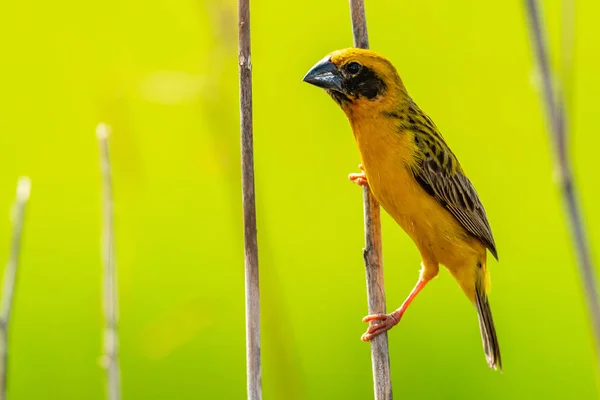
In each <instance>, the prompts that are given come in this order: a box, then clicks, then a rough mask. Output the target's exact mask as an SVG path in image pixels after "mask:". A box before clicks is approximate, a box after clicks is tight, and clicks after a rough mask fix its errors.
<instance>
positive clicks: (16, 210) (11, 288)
mask: <svg viewBox="0 0 600 400" xmlns="http://www.w3.org/2000/svg"><path fill="white" fill-rule="evenodd" d="M30 191H31V181H30V180H29V178H27V177H22V178H20V179H19V182H18V184H17V196H16V198H15V203H14V205H13V210H12V223H13V229H12V241H11V246H10V254H9V256H8V263H7V264H6V269H5V270H4V281H3V284H2V310H1V314H0V400H6V384H7V378H8V329H9V324H10V316H11V314H12V308H13V297H14V293H15V286H16V283H17V270H18V267H19V255H20V254H21V237H22V236H23V223H24V221H25V207H26V205H27V201H28V200H29V193H30Z"/></svg>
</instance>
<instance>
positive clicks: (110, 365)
mask: <svg viewBox="0 0 600 400" xmlns="http://www.w3.org/2000/svg"><path fill="white" fill-rule="evenodd" d="M109 133H110V128H109V126H108V125H106V124H99V125H98V127H97V128H96V135H97V136H98V142H99V145H100V170H101V172H102V261H103V265H104V274H103V275H104V277H103V279H104V288H103V296H102V297H103V303H104V304H103V305H104V354H103V356H102V359H101V364H102V366H103V367H104V368H105V369H106V391H107V392H106V394H107V398H108V399H109V400H119V399H120V398H121V372H120V366H119V336H118V309H119V306H118V304H119V303H118V286H117V267H116V265H115V228H114V208H113V185H112V173H111V166H110V157H109V150H108V135H109Z"/></svg>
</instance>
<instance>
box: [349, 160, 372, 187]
mask: <svg viewBox="0 0 600 400" xmlns="http://www.w3.org/2000/svg"><path fill="white" fill-rule="evenodd" d="M358 168H360V170H361V171H362V172H361V173H359V174H350V175H348V179H350V181H352V182H354V183H356V184H357V185H359V186H367V185H368V183H367V175H365V168H364V167H363V165H362V164H359V165H358Z"/></svg>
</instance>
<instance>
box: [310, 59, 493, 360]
mask: <svg viewBox="0 0 600 400" xmlns="http://www.w3.org/2000/svg"><path fill="white" fill-rule="evenodd" d="M304 81H305V82H308V83H310V84H313V85H315V86H318V87H320V88H324V89H325V90H326V91H327V93H329V95H331V97H332V98H333V99H334V100H335V101H336V103H338V104H339V105H340V106H341V108H342V109H343V110H344V112H345V113H346V116H347V117H348V120H349V121H350V125H351V126H352V131H353V133H354V138H355V140H356V143H357V145H358V149H359V151H360V156H361V161H362V164H361V165H359V167H360V168H361V169H362V171H363V172H362V173H360V174H350V176H349V178H350V180H351V181H353V182H355V183H357V184H359V185H367V184H368V186H369V188H370V190H371V192H372V193H373V195H374V196H375V198H376V199H377V201H378V202H379V203H380V204H381V205H382V206H383V208H384V209H385V210H386V211H387V213H389V214H390V215H391V216H392V218H394V220H395V221H396V222H397V223H398V224H399V225H400V226H401V227H402V229H404V230H405V231H406V233H407V234H408V235H409V236H410V237H411V238H412V240H413V241H414V242H415V244H416V245H417V248H418V249H419V252H420V253H421V260H422V262H421V272H420V276H419V280H418V282H417V284H416V286H415V287H414V289H413V290H412V291H411V293H410V294H409V295H408V297H407V299H406V300H405V301H404V303H403V304H402V306H401V307H400V308H398V309H397V310H396V311H394V312H392V313H390V314H377V315H368V316H366V317H365V318H364V319H363V321H365V322H371V321H373V322H377V323H375V324H373V325H371V326H369V328H368V330H367V332H366V333H365V334H364V335H363V336H362V339H363V340H365V341H369V340H371V339H373V338H374V337H375V336H377V335H379V334H381V333H383V332H385V331H387V330H389V329H391V328H392V327H393V326H395V325H396V324H398V322H399V321H400V319H401V318H402V315H403V314H404V312H405V311H406V309H407V308H408V306H409V305H410V303H411V302H412V301H413V300H414V298H415V297H416V296H417V294H418V293H419V292H420V291H421V290H422V289H423V288H424V287H425V285H426V284H427V283H428V282H429V281H430V280H431V279H433V278H435V277H436V276H437V274H438V270H439V264H442V265H444V266H445V267H446V268H447V269H448V270H449V271H450V273H451V274H452V275H453V276H454V278H455V279H456V281H457V282H458V284H459V285H460V286H461V288H462V289H463V291H464V292H465V294H466V295H467V297H468V298H469V300H471V302H472V303H473V304H474V305H475V307H476V308H477V314H478V316H479V327H480V331H481V337H482V341H483V348H484V351H485V355H486V359H487V363H488V365H489V366H490V367H491V368H495V369H502V360H501V357H500V347H499V345H498V339H497V337H496V330H495V328H494V321H493V319H492V312H491V310H490V305H489V303H488V298H487V293H488V291H489V288H490V278H489V273H488V268H487V263H486V255H487V253H486V248H487V249H489V250H490V252H491V253H492V255H493V256H494V257H495V258H496V259H498V255H497V253H496V245H495V244H494V238H493V236H492V230H491V228H490V225H489V223H488V220H487V217H486V214H485V210H484V209H483V205H482V204H481V201H480V200H479V197H478V196H477V192H476V191H475V188H474V187H473V185H472V184H471V181H469V179H468V178H467V177H466V175H465V173H464V171H463V169H462V168H461V166H460V164H459V162H458V160H457V158H456V156H455V155H454V154H453V153H452V151H451V150H450V148H449V147H448V145H447V144H446V142H445V141H444V139H443V137H442V135H441V134H440V132H439V131H438V129H437V127H436V126H435V124H434V123H433V121H432V120H431V119H430V118H429V117H428V116H427V115H426V114H425V113H424V112H423V111H421V109H420V108H419V107H418V106H417V105H416V104H415V103H414V102H413V101H412V99H411V98H410V96H409V95H408V93H407V91H406V88H405V87H404V85H403V83H402V80H401V79H400V76H399V75H398V73H397V71H396V69H395V68H394V66H393V65H392V64H391V63H390V61H389V60H388V59H386V58H385V57H383V56H381V55H379V54H377V53H375V52H373V51H369V50H362V49H354V48H350V49H343V50H338V51H335V52H333V53H331V54H330V55H328V56H326V57H325V58H323V59H322V60H321V61H319V62H318V63H317V64H316V65H315V66H314V67H313V68H312V69H311V70H310V71H309V72H308V73H307V74H306V76H305V77H304Z"/></svg>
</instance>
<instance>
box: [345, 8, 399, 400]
mask: <svg viewBox="0 0 600 400" xmlns="http://www.w3.org/2000/svg"><path fill="white" fill-rule="evenodd" d="M350 14H351V16H352V31H353V36H354V47H360V48H363V49H368V48H369V37H368V33H367V19H366V15H365V5H364V1H363V0H350ZM363 207H364V221H365V248H364V249H363V256H364V259H365V268H366V272H367V297H368V304H369V314H382V313H385V312H386V310H385V289H384V284H383V283H384V282H383V257H382V246H381V212H380V207H379V203H378V202H377V200H376V199H375V197H373V194H372V193H371V191H370V190H369V188H368V187H367V186H365V187H364V188H363ZM372 323H374V322H372ZM371 362H372V365H373V386H374V391H375V400H391V399H392V397H393V396H392V380H391V376H390V353H389V349H388V336H387V332H384V333H383V334H381V335H378V336H376V337H375V338H373V340H371Z"/></svg>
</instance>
